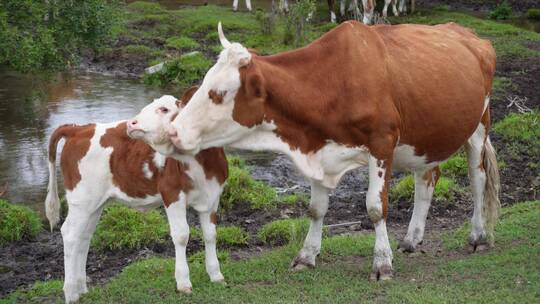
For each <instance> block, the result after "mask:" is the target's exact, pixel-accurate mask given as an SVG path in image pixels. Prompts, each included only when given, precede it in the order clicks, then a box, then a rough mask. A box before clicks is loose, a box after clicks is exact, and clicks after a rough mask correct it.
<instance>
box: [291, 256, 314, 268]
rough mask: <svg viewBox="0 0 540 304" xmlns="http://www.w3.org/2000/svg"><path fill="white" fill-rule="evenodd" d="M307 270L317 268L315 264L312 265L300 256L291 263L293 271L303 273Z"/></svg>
mask: <svg viewBox="0 0 540 304" xmlns="http://www.w3.org/2000/svg"><path fill="white" fill-rule="evenodd" d="M307 268H315V263H312V262H311V261H309V260H308V259H307V258H303V257H299V256H298V257H296V258H295V259H294V260H293V261H292V263H291V271H301V270H304V269H307Z"/></svg>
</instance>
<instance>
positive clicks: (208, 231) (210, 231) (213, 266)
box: [199, 211, 225, 283]
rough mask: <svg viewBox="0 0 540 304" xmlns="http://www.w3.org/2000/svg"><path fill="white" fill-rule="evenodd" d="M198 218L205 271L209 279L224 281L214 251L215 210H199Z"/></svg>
mask: <svg viewBox="0 0 540 304" xmlns="http://www.w3.org/2000/svg"><path fill="white" fill-rule="evenodd" d="M199 219H200V222H201V228H202V232H203V238H204V252H205V263H206V272H207V273H208V276H209V277H210V281H212V282H219V283H221V282H222V283H224V282H225V278H224V277H223V274H221V270H220V269H219V260H218V257H217V251H216V236H217V234H216V224H217V215H216V212H215V211H212V212H201V213H199Z"/></svg>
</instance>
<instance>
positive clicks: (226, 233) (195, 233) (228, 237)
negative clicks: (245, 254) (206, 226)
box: [189, 225, 249, 248]
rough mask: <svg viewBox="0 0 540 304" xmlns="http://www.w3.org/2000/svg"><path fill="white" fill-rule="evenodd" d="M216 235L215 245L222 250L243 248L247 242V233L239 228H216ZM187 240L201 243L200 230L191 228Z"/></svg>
mask: <svg viewBox="0 0 540 304" xmlns="http://www.w3.org/2000/svg"><path fill="white" fill-rule="evenodd" d="M216 233H217V237H216V242H217V245H218V246H219V247H222V248H227V247H236V246H245V245H247V244H248V242H249V233H248V232H247V231H246V230H245V229H244V228H242V227H240V226H235V225H231V226H224V227H221V226H218V227H217V229H216ZM189 238H190V239H191V240H198V241H203V233H202V231H201V229H199V228H195V227H191V228H190V232H189Z"/></svg>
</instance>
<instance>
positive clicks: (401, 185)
mask: <svg viewBox="0 0 540 304" xmlns="http://www.w3.org/2000/svg"><path fill="white" fill-rule="evenodd" d="M459 190H460V189H459V186H458V185H457V184H456V182H455V181H454V180H453V179H451V178H448V177H444V176H441V177H440V178H439V181H438V182H437V186H435V192H434V194H433V199H435V200H452V199H453V197H454V193H455V192H457V191H459ZM390 200H391V201H393V202H395V201H398V200H406V201H409V202H412V201H413V200H414V176H413V175H412V174H409V175H407V176H405V177H404V178H402V179H401V180H399V182H398V183H397V184H396V185H395V186H394V187H392V188H391V189H390Z"/></svg>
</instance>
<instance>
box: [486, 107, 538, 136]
mask: <svg viewBox="0 0 540 304" xmlns="http://www.w3.org/2000/svg"><path fill="white" fill-rule="evenodd" d="M493 131H494V132H495V133H497V134H499V135H501V136H502V137H504V138H505V139H507V140H523V141H528V140H535V141H538V140H539V138H540V113H539V112H538V111H533V112H528V113H511V114H509V115H507V116H506V117H505V118H504V119H503V120H501V121H499V122H497V123H496V124H495V125H493Z"/></svg>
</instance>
